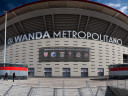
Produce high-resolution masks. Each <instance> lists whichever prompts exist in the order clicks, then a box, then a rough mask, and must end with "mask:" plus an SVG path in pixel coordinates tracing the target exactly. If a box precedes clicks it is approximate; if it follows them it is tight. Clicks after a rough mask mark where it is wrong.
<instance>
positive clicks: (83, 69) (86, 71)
mask: <svg viewBox="0 0 128 96" xmlns="http://www.w3.org/2000/svg"><path fill="white" fill-rule="evenodd" d="M81 77H88V68H81Z"/></svg>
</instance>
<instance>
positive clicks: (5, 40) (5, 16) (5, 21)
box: [4, 11, 7, 63]
mask: <svg viewBox="0 0 128 96" xmlns="http://www.w3.org/2000/svg"><path fill="white" fill-rule="evenodd" d="M4 12H5V33H4V63H6V33H7V32H6V31H7V30H6V27H7V11H4Z"/></svg>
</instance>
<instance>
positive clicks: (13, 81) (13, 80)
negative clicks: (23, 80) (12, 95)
mask: <svg viewBox="0 0 128 96" xmlns="http://www.w3.org/2000/svg"><path fill="white" fill-rule="evenodd" d="M15 77H16V76H15V72H14V73H13V82H14V80H15Z"/></svg>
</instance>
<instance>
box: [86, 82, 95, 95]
mask: <svg viewBox="0 0 128 96" xmlns="http://www.w3.org/2000/svg"><path fill="white" fill-rule="evenodd" d="M86 87H87V88H88V89H89V92H90V93H91V96H95V95H94V93H93V91H92V89H91V87H90V85H89V83H88V81H87V80H86Z"/></svg>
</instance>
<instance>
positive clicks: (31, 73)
mask: <svg viewBox="0 0 128 96" xmlns="http://www.w3.org/2000/svg"><path fill="white" fill-rule="evenodd" d="M28 76H29V77H33V76H34V68H28Z"/></svg>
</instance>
